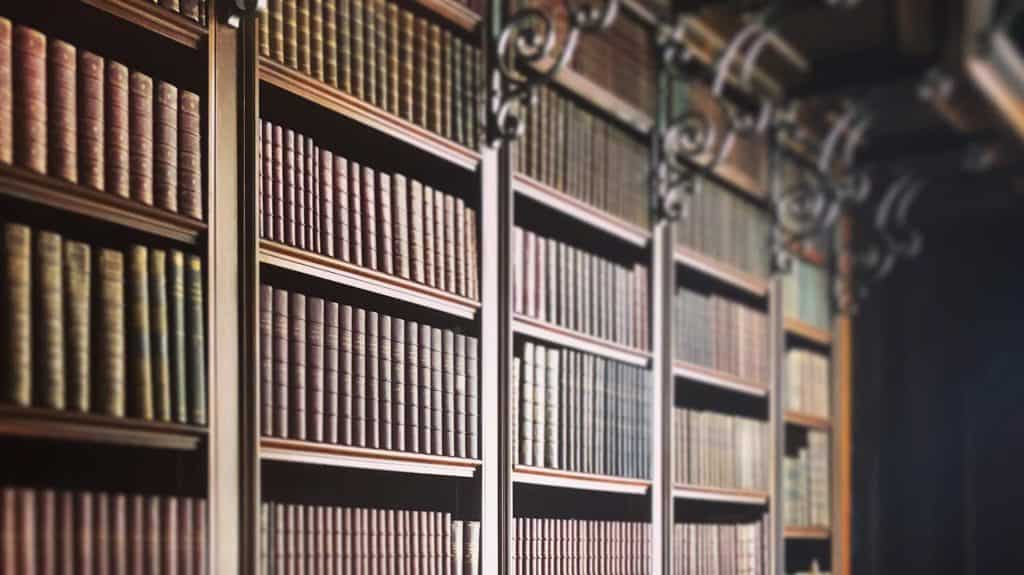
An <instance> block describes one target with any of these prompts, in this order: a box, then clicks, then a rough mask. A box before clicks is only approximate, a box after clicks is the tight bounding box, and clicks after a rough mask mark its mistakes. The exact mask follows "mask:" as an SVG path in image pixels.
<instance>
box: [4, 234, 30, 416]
mask: <svg viewBox="0 0 1024 575" xmlns="http://www.w3.org/2000/svg"><path fill="white" fill-rule="evenodd" d="M3 248H4V251H3V278H2V279H3V283H2V284H0V290H2V292H3V295H4V301H3V309H2V310H0V311H2V312H3V322H4V326H3V330H4V339H3V340H2V341H3V342H4V344H5V346H4V350H3V354H0V363H2V365H3V372H4V373H5V374H7V376H6V377H5V379H4V380H5V382H6V383H5V384H4V385H3V400H4V401H5V402H8V403H14V404H17V405H25V406H27V405H29V404H30V403H31V401H32V315H31V314H32V274H31V269H32V266H31V261H32V260H31V254H32V231H31V230H30V229H29V228H28V227H26V226H23V225H19V224H12V223H5V224H4V237H3Z"/></svg>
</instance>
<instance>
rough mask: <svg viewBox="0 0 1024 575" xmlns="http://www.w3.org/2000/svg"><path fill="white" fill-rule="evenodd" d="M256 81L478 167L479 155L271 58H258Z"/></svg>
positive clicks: (460, 163) (459, 163)
mask: <svg viewBox="0 0 1024 575" xmlns="http://www.w3.org/2000/svg"><path fill="white" fill-rule="evenodd" d="M259 77H260V80H261V81H263V82H266V83H268V84H270V85H272V86H276V87H277V88H280V89H282V90H285V91H286V92H289V93H291V94H294V95H296V96H299V97H300V98H303V99H305V100H307V101H309V102H312V103H313V104H316V105H318V106H322V107H324V108H326V109H328V110H331V111H332V112H335V113H337V114H339V115H341V116H344V117H345V118H348V119H350V120H353V121H355V122H358V123H360V124H362V125H364V126H368V127H370V128H372V129H374V130H376V131H378V132H381V133H383V134H386V135H387V136H390V137H392V138H394V139H395V140H397V141H400V142H403V143H405V144H409V145H411V146H415V147H417V148H419V149H421V150H423V151H425V152H428V153H430V154H432V155H433V156H435V157H437V158H440V159H442V160H445V161H447V162H450V163H452V164H454V165H456V166H460V167H462V168H465V169H467V170H471V171H475V170H476V169H477V166H478V165H479V163H480V154H479V153H478V152H476V151H474V150H471V149H469V148H467V147H465V146H462V145H460V144H457V143H455V142H453V141H451V140H449V139H447V138H444V137H442V136H440V135H438V134H435V133H434V132H431V131H429V130H426V129H424V128H421V127H420V126H417V125H415V124H413V123H411V122H407V121H405V120H403V119H401V118H398V117H396V116H394V115H392V114H389V113H387V112H385V111H383V110H381V109H380V108H377V107H376V106H373V105H371V104H368V103H366V102H364V101H363V100H360V99H358V98H356V97H354V96H351V95H349V94H346V93H345V92H342V91H341V90H339V89H337V88H334V87H333V86H329V85H327V84H324V83H323V82H320V81H319V80H316V79H315V78H310V77H309V76H306V75H305V74H303V73H301V72H299V71H298V70H293V69H291V68H289V67H288V66H285V65H284V64H281V63H279V62H275V61H274V60H271V59H270V58H266V57H262V58H260V64H259Z"/></svg>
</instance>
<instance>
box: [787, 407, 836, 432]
mask: <svg viewBox="0 0 1024 575" xmlns="http://www.w3.org/2000/svg"><path fill="white" fill-rule="evenodd" d="M782 419H783V420H784V421H785V422H786V423H788V424H790V425H796V426H799V427H807V428H812V429H820V430H822V431H828V430H830V429H832V422H831V421H829V420H828V418H825V417H819V416H817V415H810V414H807V413H797V412H795V411H787V412H785V413H784V414H783V416H782Z"/></svg>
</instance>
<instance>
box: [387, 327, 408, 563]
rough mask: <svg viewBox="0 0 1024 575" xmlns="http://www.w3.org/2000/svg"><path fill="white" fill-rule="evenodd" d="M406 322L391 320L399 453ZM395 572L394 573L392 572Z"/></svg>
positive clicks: (393, 433) (403, 446) (393, 405)
mask: <svg viewBox="0 0 1024 575" xmlns="http://www.w3.org/2000/svg"><path fill="white" fill-rule="evenodd" d="M405 333H406V332H405V320H402V319H399V318H397V317H396V318H392V319H391V357H390V358H388V361H389V362H390V363H391V445H392V449H395V450H398V451H405V450H406V442H405V438H406V435H407V434H406V420H405V414H406V405H405V401H406V394H405V385H406V371H405V358H406V350H405ZM392 572H393V571H392Z"/></svg>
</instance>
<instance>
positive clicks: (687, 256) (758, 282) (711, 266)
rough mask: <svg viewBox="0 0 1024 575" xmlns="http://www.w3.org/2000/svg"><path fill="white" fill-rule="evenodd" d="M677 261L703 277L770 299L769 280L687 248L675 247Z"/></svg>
mask: <svg viewBox="0 0 1024 575" xmlns="http://www.w3.org/2000/svg"><path fill="white" fill-rule="evenodd" d="M675 260H676V263H678V264H679V265H681V266H683V267H685V268H687V269H690V270H693V271H696V272H698V273H700V274H702V275H705V276H707V277H710V278H713V279H715V280H718V281H720V282H722V283H725V284H728V285H730V286H732V287H734V288H736V289H739V290H742V291H744V292H746V293H748V294H750V295H753V296H756V297H760V298H765V297H768V287H769V280H767V279H765V278H761V277H758V276H756V275H754V274H751V273H747V272H745V271H742V270H740V269H737V268H735V267H733V266H731V265H729V264H727V263H724V262H720V261H718V260H716V259H714V258H712V257H710V256H706V255H704V254H702V253H700V252H698V251H696V250H694V249H692V248H689V247H686V246H676V247H675Z"/></svg>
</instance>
